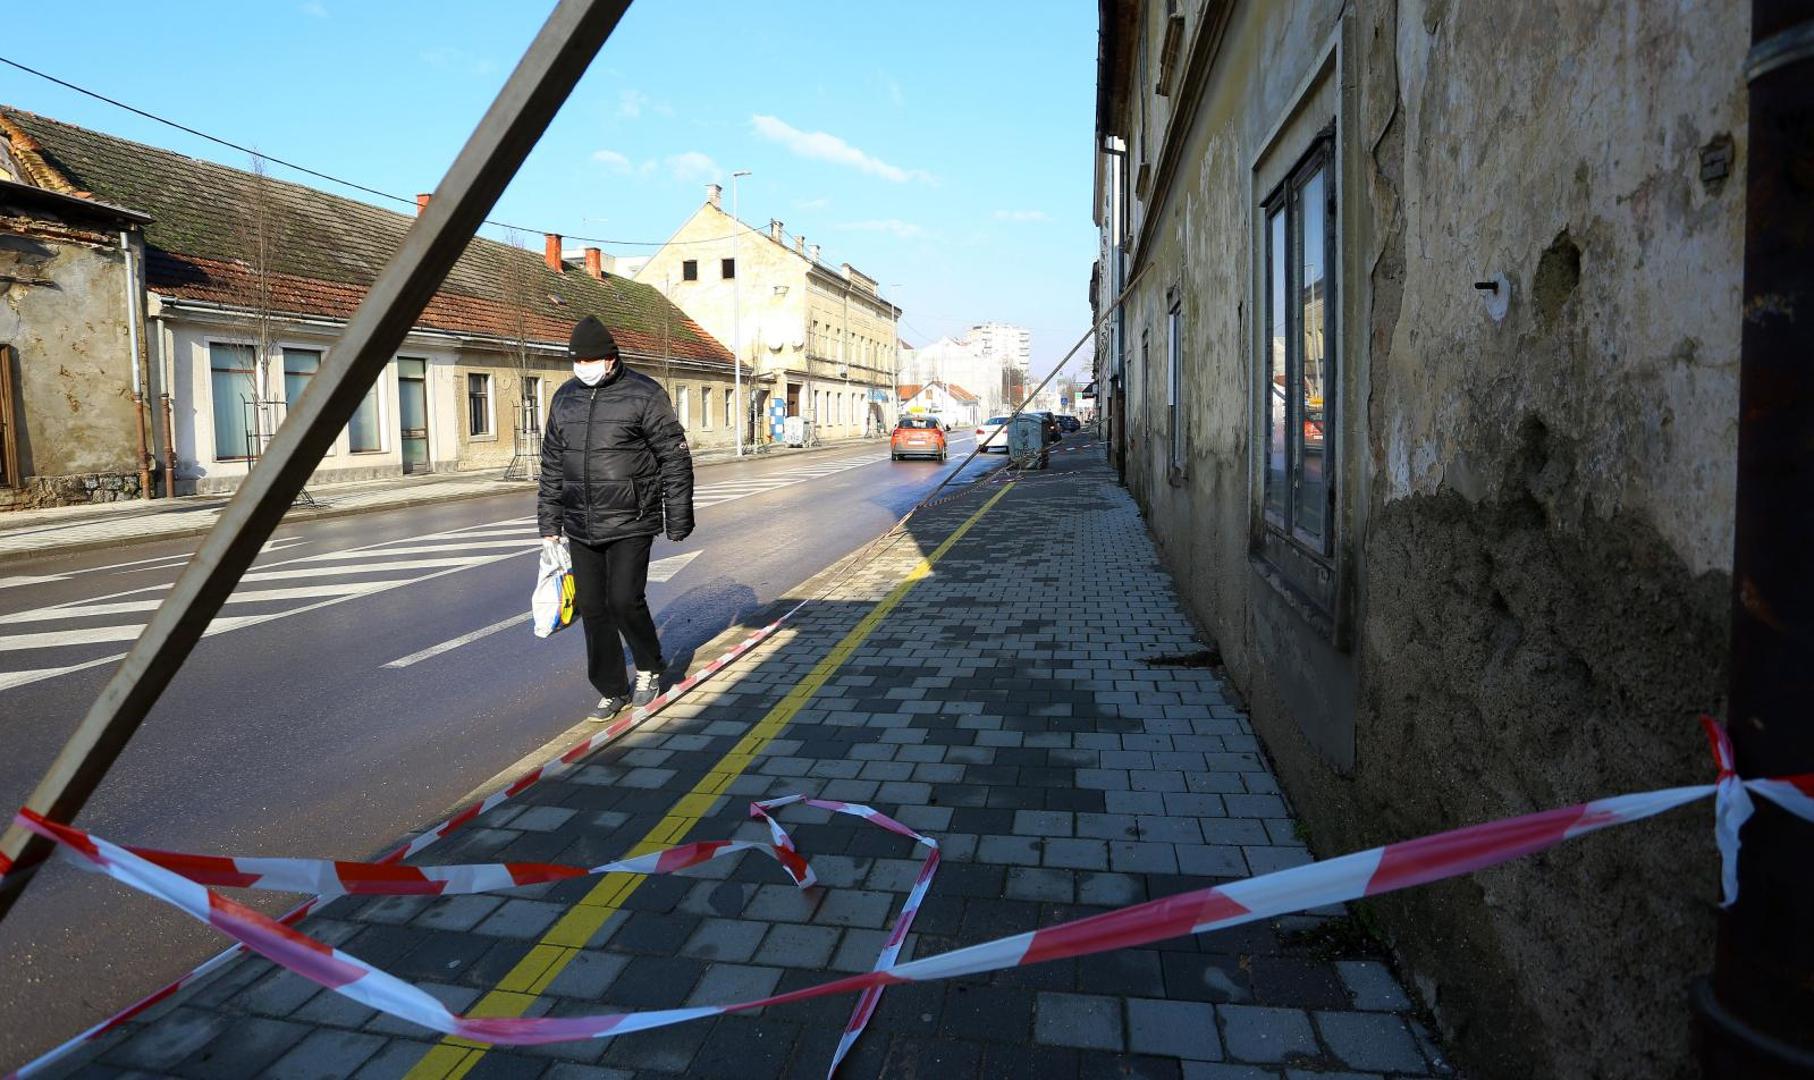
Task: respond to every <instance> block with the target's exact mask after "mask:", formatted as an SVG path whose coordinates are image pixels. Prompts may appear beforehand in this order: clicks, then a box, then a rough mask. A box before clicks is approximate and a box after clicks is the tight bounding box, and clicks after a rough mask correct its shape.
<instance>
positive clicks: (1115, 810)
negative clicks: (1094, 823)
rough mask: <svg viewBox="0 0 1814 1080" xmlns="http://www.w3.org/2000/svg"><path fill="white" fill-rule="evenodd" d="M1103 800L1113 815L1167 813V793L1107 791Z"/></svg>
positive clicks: (1105, 807) (1105, 806)
mask: <svg viewBox="0 0 1814 1080" xmlns="http://www.w3.org/2000/svg"><path fill="white" fill-rule="evenodd" d="M1102 800H1103V804H1104V809H1106V810H1108V812H1109V813H1111V814H1163V813H1165V793H1164V792H1160V791H1106V792H1103V795H1102Z"/></svg>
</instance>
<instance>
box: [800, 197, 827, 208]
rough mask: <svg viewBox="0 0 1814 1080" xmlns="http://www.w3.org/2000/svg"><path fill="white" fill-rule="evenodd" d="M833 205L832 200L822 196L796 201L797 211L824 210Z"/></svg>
mask: <svg viewBox="0 0 1814 1080" xmlns="http://www.w3.org/2000/svg"><path fill="white" fill-rule="evenodd" d="M830 205H831V200H830V199H828V198H826V197H825V196H823V195H821V196H819V197H818V198H816V199H795V200H794V209H795V210H823V209H825V208H826V207H828V206H830Z"/></svg>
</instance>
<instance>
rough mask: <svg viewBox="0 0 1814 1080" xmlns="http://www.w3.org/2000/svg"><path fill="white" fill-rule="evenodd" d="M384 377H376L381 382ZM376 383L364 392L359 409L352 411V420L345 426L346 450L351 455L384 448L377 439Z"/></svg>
mask: <svg viewBox="0 0 1814 1080" xmlns="http://www.w3.org/2000/svg"><path fill="white" fill-rule="evenodd" d="M383 381H384V376H383V375H382V374H381V375H379V377H378V382H383ZM378 382H374V383H373V384H372V388H371V389H370V390H367V391H366V392H365V397H364V399H363V400H361V401H360V402H359V407H358V408H357V409H354V410H353V418H352V419H351V420H349V421H348V422H347V425H346V436H347V438H346V443H347V449H349V450H351V451H352V452H353V453H356V454H357V453H364V452H369V451H374V450H382V449H384V446H383V444H382V443H381V442H379V439H378Z"/></svg>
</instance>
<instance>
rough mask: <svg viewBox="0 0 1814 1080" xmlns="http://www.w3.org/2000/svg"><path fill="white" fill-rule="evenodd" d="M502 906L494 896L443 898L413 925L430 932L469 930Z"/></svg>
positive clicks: (502, 902)
mask: <svg viewBox="0 0 1814 1080" xmlns="http://www.w3.org/2000/svg"><path fill="white" fill-rule="evenodd" d="M503 904H504V901H502V900H500V899H499V898H497V897H495V896H483V895H472V896H444V897H441V898H440V899H438V900H436V901H435V902H434V903H433V904H432V905H430V906H429V907H428V908H427V909H426V910H424V911H423V912H422V914H420V915H418V916H416V918H415V922H414V923H413V925H415V926H421V927H425V928H427V929H430V930H471V929H472V928H473V927H475V926H477V925H479V923H480V922H482V921H483V920H484V919H485V917H486V916H487V915H490V914H491V913H492V912H493V911H496V910H497V909H498V908H500V907H502V906H503Z"/></svg>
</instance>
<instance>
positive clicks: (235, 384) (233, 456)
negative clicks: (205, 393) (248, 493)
mask: <svg viewBox="0 0 1814 1080" xmlns="http://www.w3.org/2000/svg"><path fill="white" fill-rule="evenodd" d="M253 366H254V365H253V360H252V346H250V345H240V344H236V343H232V342H224V341H213V342H209V343H208V377H209V383H210V389H211V390H212V391H213V392H212V394H211V395H210V397H211V401H212V403H213V406H214V460H216V461H241V460H244V459H246V458H249V457H251V456H252V447H251V443H250V442H249V441H248V436H247V432H248V431H249V430H250V429H249V427H248V425H247V423H246V404H247V403H248V402H250V401H251V400H252V399H253V397H254V396H256V395H255V393H254V391H253V389H252V386H253V382H252V379H253Z"/></svg>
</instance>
